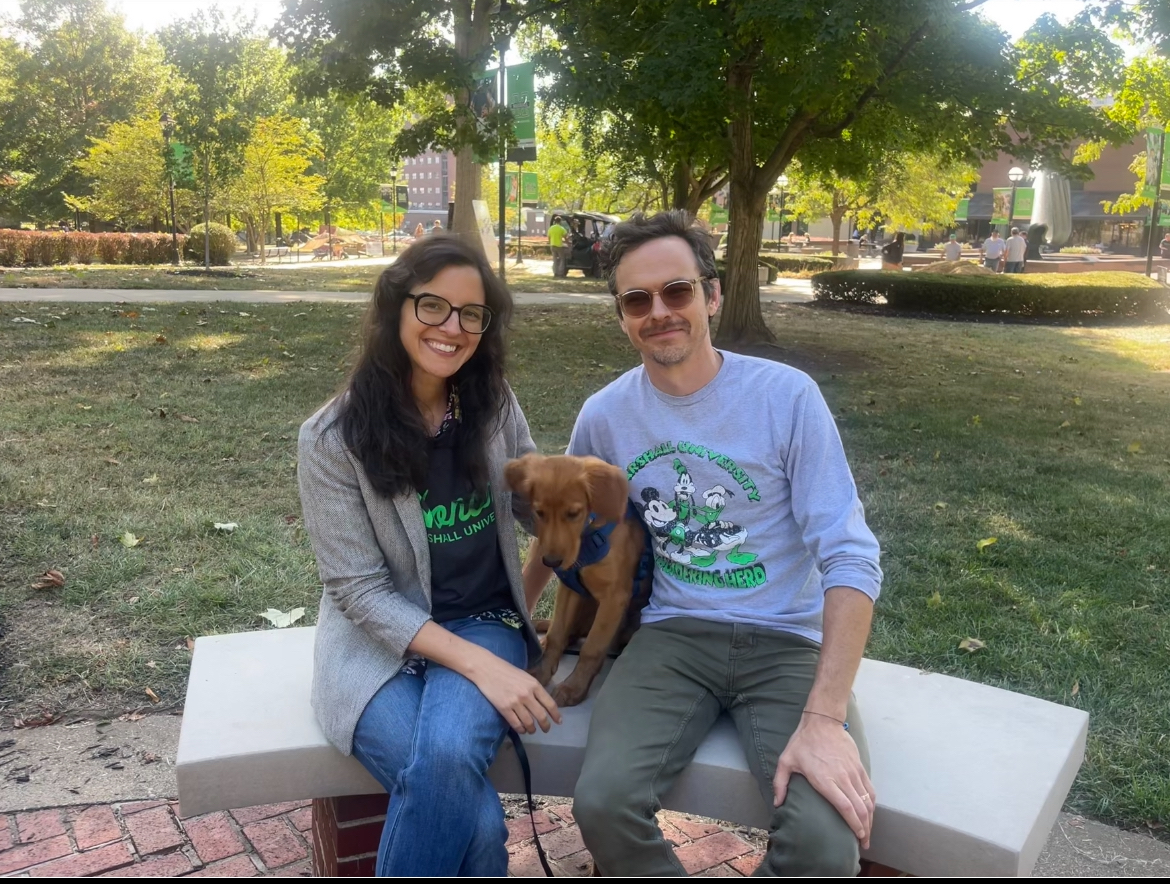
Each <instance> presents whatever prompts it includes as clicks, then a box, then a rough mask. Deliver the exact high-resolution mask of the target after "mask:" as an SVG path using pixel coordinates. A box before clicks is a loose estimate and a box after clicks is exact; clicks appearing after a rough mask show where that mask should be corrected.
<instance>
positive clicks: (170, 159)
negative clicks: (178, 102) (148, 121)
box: [158, 111, 179, 265]
mask: <svg viewBox="0 0 1170 884" xmlns="http://www.w3.org/2000/svg"><path fill="white" fill-rule="evenodd" d="M158 121H159V125H161V126H162V134H163V143H164V144H165V145H166V163H167V190H168V191H169V193H170V197H171V247H172V249H173V250H174V254H175V258H174V263H175V264H176V265H177V264H178V263H179V234H178V232H177V231H176V230H175V168H174V159H175V158H174V155H173V154H172V153H171V135H172V134H173V133H174V131H175V121H174V120H172V119H171V115H170V114H168V113H167V112H166V111H163V112H162V115H161V116H160V117H159V118H158Z"/></svg>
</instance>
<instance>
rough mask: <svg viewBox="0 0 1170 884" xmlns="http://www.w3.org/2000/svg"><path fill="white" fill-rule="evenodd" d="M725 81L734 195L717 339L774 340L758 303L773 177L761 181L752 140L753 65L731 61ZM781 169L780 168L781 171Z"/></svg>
mask: <svg viewBox="0 0 1170 884" xmlns="http://www.w3.org/2000/svg"><path fill="white" fill-rule="evenodd" d="M727 85H728V87H729V91H731V92H732V94H733V96H734V97H733V100H735V98H738V102H737V107H736V110H735V112H734V114H733V115H732V117H731V123H730V124H729V126H728V134H729V136H730V141H731V162H730V164H729V167H728V168H729V170H730V173H731V195H730V200H729V204H728V219H727V220H728V228H727V237H728V239H727V259H726V260H727V270H726V273H725V274H724V277H725V285H724V287H723V317H722V318H721V319H720V320H719V333H718V334H717V335H716V338H715V340H716V342H717V343H719V344H723V345H731V344H754V343H760V342H767V343H771V342H772V341H774V340H775V337H774V336H773V335H772V332H770V331H769V330H768V327H767V325H765V324H764V314H763V311H762V310H761V309H760V283H759V277H758V276H757V273H756V267H757V265H758V264H759V254H760V240H761V239H762V237H763V234H764V205H765V203H766V202H767V199H768V189H769V187H771V182H767V184H766V186H763V187H761V186H760V184H761V182H759V181H757V178H759V177H761V176H760V175H759V174H758V169H757V168H756V160H755V155H754V151H753V145H752V113H751V106H752V99H751V89H752V77H751V69H750V66H749V65H743V66H741V67H737V66H734V65H733V66H732V67H731V68H730V70H729V71H728V74H727ZM777 174H779V173H777Z"/></svg>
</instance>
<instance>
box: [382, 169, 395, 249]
mask: <svg viewBox="0 0 1170 884" xmlns="http://www.w3.org/2000/svg"><path fill="white" fill-rule="evenodd" d="M390 190H391V191H393V193H394V196H393V197H391V199H392V200H393V202H392V203H391V206H390V251H391V252H393V253H394V254H395V255H397V254H398V167H397V166H395V167H394V168H393V169H391V170H390ZM385 250H386V246H385V245H384V244H383V246H382V251H385Z"/></svg>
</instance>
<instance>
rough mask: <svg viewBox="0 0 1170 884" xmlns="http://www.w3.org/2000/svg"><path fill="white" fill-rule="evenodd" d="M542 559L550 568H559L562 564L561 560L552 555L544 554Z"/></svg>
mask: <svg viewBox="0 0 1170 884" xmlns="http://www.w3.org/2000/svg"><path fill="white" fill-rule="evenodd" d="M541 561H542V562H544V564H545V566H546V567H549V568H559V567H560V566H561V560H560V559H554V558H553V557H552V556H544V557H543V558H542V559H541Z"/></svg>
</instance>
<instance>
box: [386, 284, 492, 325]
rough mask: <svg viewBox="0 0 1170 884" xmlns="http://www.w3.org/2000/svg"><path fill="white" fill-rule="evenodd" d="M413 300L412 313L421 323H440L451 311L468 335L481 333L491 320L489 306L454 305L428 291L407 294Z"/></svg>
mask: <svg viewBox="0 0 1170 884" xmlns="http://www.w3.org/2000/svg"><path fill="white" fill-rule="evenodd" d="M406 297H408V298H410V299H411V300H412V301H414V315H415V316H416V317H418V321H419V322H421V323H422V324H423V325H442V324H443V323H444V322H446V321H447V318H448V317H449V316H450V315H451V314H452V313H458V314H459V327H460V328H461V329H463V330H464V331H465V332H467V333H468V334H469V335H482V334H483V333H484V332H485V331H487V327H488V326H489V325H491V322H492V311H491V308H490V307H486V306H484V305H483V304H464V305H463V306H462V307H456V306H454V305H453V304H452V303H451V302H450V301H448V300H447V299H446V298H443V297H440V296H439V295H432V294H431V293H430V292H419V293H418V294H417V295H407V296H406Z"/></svg>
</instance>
